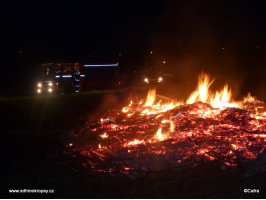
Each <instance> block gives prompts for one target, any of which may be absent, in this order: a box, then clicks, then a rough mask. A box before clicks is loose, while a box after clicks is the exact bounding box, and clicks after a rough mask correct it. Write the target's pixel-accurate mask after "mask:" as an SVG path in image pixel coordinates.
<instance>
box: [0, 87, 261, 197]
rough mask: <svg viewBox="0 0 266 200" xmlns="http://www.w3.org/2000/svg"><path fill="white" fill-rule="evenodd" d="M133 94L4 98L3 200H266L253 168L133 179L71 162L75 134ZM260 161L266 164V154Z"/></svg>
mask: <svg viewBox="0 0 266 200" xmlns="http://www.w3.org/2000/svg"><path fill="white" fill-rule="evenodd" d="M145 92H146V91H145ZM140 93H142V91H141V92H140ZM130 95H131V92H129V91H127V90H116V91H92V92H87V93H82V94H79V95H74V94H67V95H64V96H49V97H16V98H15V97H14V98H7V99H1V100H0V104H1V105H0V109H1V116H2V117H1V118H2V119H1V136H0V137H1V140H0V141H1V145H0V146H1V165H0V166H1V172H2V175H1V179H2V181H1V196H0V197H1V198H5V197H7V198H15V197H16V198H24V197H29V198H31V197H34V198H265V197H266V193H265V185H266V181H265V178H266V174H265V171H264V172H263V171H261V170H256V168H255V167H254V166H252V163H250V164H246V165H242V166H238V167H236V168H229V167H225V166H223V165H221V163H219V162H211V163H202V164H200V165H199V166H197V167H194V168H189V169H186V170H184V171H160V172H150V173H148V174H146V175H144V176H141V177H139V178H137V179H134V180H132V179H129V178H127V177H123V176H121V177H113V176H110V175H106V174H105V175H99V174H92V173H88V170H87V168H86V167H84V166H82V164H81V163H82V159H84V158H82V157H78V158H77V159H76V160H77V162H76V163H75V162H68V161H69V160H70V159H71V155H68V154H65V153H64V150H65V148H66V145H67V144H69V143H70V142H71V140H72V137H73V136H72V135H71V132H72V131H76V130H78V128H79V127H81V126H83V125H84V124H85V122H86V121H87V120H88V118H90V117H92V116H95V114H96V113H99V112H104V111H105V110H106V109H108V108H111V107H122V106H123V105H124V104H125V103H127V100H128V97H129V96H130ZM258 159H261V160H263V161H264V163H266V162H265V152H264V155H262V156H261V157H260V158H258ZM254 162H255V161H254ZM67 163H70V164H67ZM262 163H263V162H262ZM73 169H77V170H73ZM9 189H54V190H55V193H54V194H39V195H36V194H10V193H9V192H8V191H9ZM244 189H259V191H260V193H259V194H256V193H255V194H246V193H244Z"/></svg>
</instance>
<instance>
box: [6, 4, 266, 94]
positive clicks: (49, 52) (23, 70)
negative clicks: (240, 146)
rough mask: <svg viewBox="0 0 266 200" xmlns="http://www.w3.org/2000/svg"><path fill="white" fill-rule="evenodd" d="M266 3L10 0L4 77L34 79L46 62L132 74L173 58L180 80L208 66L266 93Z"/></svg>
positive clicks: (247, 88) (213, 71) (225, 79)
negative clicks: (113, 66) (95, 63)
mask: <svg viewBox="0 0 266 200" xmlns="http://www.w3.org/2000/svg"><path fill="white" fill-rule="evenodd" d="M265 8H266V2H265V1H262V0H258V1H250V0H246V1H215V2H213V1H171V0H169V1H144V2H142V1H121V0H113V1H87V2H84V1H64V3H62V2H59V1H58V2H49V1H48V2H41V1H36V2H23V3H13V2H12V3H6V4H5V3H2V5H1V13H2V26H3V27H4V28H3V30H4V31H3V32H2V40H3V41H2V48H1V55H2V59H1V63H2V64H1V65H2V66H1V67H2V69H3V71H2V72H3V75H4V78H3V79H2V81H1V82H2V83H3V84H6V83H7V82H11V85H12V84H14V85H17V84H16V81H18V80H19V81H23V82H28V84H30V81H31V78H29V77H31V76H34V73H36V68H38V66H39V64H41V63H45V62H52V61H57V60H85V61H88V62H90V61H92V60H109V61H119V62H120V64H121V68H122V71H123V72H125V73H129V72H131V71H133V70H135V69H137V70H139V69H140V70H141V69H142V68H143V66H145V64H146V65H147V64H148V65H162V61H163V60H166V61H167V64H166V65H165V66H166V67H167V68H169V69H170V70H171V71H173V72H174V73H175V74H176V76H180V77H178V78H179V79H180V81H183V79H189V78H190V76H193V77H192V78H191V80H194V79H195V76H196V75H197V74H198V73H199V72H200V71H206V72H208V73H210V74H212V75H213V76H214V77H218V80H219V77H221V80H222V79H223V80H222V81H223V82H228V81H230V80H232V79H237V80H238V81H237V83H236V85H238V86H237V87H240V89H239V90H242V91H243V92H240V93H245V92H246V91H251V92H254V93H256V95H261V96H262V97H265V96H266V95H265V92H264V87H263V86H264V85H265V78H264V77H265V75H266V73H265V64H266V60H265V56H264V55H265V52H266V51H265V37H264V35H265V34H266V25H265V23H264V21H265V19H266V14H265V12H264V10H265ZM150 51H152V52H153V54H152V55H150ZM10 73H12V77H10V76H9V74H10ZM21 74H23V77H22V76H21ZM6 85H7V87H8V85H10V83H9V84H6Z"/></svg>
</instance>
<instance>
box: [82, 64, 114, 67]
mask: <svg viewBox="0 0 266 200" xmlns="http://www.w3.org/2000/svg"><path fill="white" fill-rule="evenodd" d="M84 67H118V63H116V64H103V65H84Z"/></svg>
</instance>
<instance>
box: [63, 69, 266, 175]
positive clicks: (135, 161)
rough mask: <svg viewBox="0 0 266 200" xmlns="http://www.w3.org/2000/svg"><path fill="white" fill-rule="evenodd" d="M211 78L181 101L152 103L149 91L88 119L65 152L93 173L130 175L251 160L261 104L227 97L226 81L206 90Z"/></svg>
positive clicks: (265, 124)
mask: <svg viewBox="0 0 266 200" xmlns="http://www.w3.org/2000/svg"><path fill="white" fill-rule="evenodd" d="M212 82H213V81H211V80H210V78H209V76H208V75H206V74H201V75H200V76H199V82H198V87H197V89H196V90H195V91H194V92H193V93H192V94H191V96H190V97H189V98H188V99H187V101H186V103H184V102H181V101H180V102H177V101H170V102H165V103H164V102H162V101H160V100H159V101H158V100H157V99H156V91H155V90H150V91H149V92H148V95H147V99H146V101H137V100H134V101H131V102H130V104H129V105H128V106H126V107H124V108H123V109H122V110H121V111H120V110H111V111H108V112H107V113H105V114H104V116H102V118H101V119H100V122H98V123H94V125H93V123H92V122H89V124H90V126H89V127H88V130H86V131H85V132H84V133H83V134H80V135H76V140H82V141H84V142H83V145H82V144H80V143H79V144H78V145H76V144H75V141H74V142H73V145H72V144H71V145H68V151H71V152H75V153H78V154H81V155H82V156H83V157H84V158H86V162H85V163H83V165H86V166H87V167H88V169H90V170H92V171H94V172H95V171H97V172H106V173H110V174H114V175H115V174H126V175H130V176H132V175H133V176H134V174H135V175H136V174H139V173H145V172H148V171H160V170H168V169H172V170H180V169H185V168H189V167H194V166H197V165H198V164H199V163H201V162H210V161H214V160H216V161H220V162H221V163H224V164H225V165H229V166H236V165H238V164H240V163H243V162H245V161H247V160H252V159H255V158H257V156H258V155H259V154H261V153H262V152H263V151H264V150H265V138H266V112H265V110H264V107H263V105H264V103H263V102H262V101H259V100H256V99H255V98H254V97H252V96H251V95H248V96H247V97H245V98H244V99H243V101H241V102H240V101H239V102H236V101H233V100H232V99H231V91H230V90H229V88H228V86H227V85H226V86H225V87H224V89H223V90H222V91H220V92H216V93H211V92H210V90H209V87H210V85H211V83H212ZM77 143H78V142H77ZM88 143H89V144H88Z"/></svg>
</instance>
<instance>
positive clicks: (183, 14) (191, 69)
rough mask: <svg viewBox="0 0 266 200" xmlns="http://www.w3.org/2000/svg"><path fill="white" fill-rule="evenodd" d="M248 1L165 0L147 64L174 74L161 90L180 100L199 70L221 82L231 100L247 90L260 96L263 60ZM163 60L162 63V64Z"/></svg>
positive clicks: (244, 93) (189, 88)
mask: <svg viewBox="0 0 266 200" xmlns="http://www.w3.org/2000/svg"><path fill="white" fill-rule="evenodd" d="M252 6H253V7H254V6H258V5H255V3H254V5H253V4H252V5H251V2H240V3H236V2H229V1H228V2H226V1H223V2H219V1H214V2H213V1H208V2H206V1H189V2H187V1H168V2H167V5H166V6H165V9H164V10H163V12H162V13H161V16H160V20H159V21H158V22H157V25H156V28H155V31H154V34H153V35H152V36H151V41H152V48H151V49H153V52H154V53H153V55H152V64H153V65H158V66H162V67H163V68H165V70H167V71H170V72H171V73H172V74H174V76H175V81H173V82H172V83H171V84H168V86H167V87H165V88H167V89H166V91H165V90H164V91H163V92H165V93H168V94H170V95H172V96H178V97H180V98H181V99H182V97H183V96H185V97H186V96H187V94H188V93H189V92H191V91H193V89H194V88H195V86H196V81H197V75H198V74H199V73H201V72H202V71H204V72H206V73H209V74H210V75H212V76H213V78H215V79H216V81H215V82H214V83H213V85H212V87H211V89H213V90H216V89H220V88H221V87H222V86H223V85H224V84H225V83H228V85H229V86H230V87H231V88H232V91H233V94H234V98H241V97H242V96H244V95H246V94H247V92H251V93H253V94H254V95H257V96H262V98H265V90H264V85H265V80H264V77H265V75H266V71H265V69H264V68H265V67H263V66H265V64H266V63H265V58H264V56H263V55H262V52H263V48H261V47H260V46H257V45H258V39H259V37H256V36H257V33H258V32H259V31H260V29H257V30H256V29H254V28H253V27H254V23H255V20H254V19H252V16H253V14H254V13H253V12H255V10H252V9H253V7H252ZM163 60H166V64H162V62H163Z"/></svg>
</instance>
